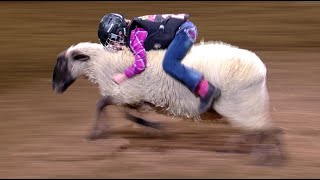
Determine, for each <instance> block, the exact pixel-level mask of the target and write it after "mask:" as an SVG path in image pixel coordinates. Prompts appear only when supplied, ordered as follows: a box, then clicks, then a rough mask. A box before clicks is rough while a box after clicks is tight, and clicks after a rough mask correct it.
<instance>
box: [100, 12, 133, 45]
mask: <svg viewBox="0 0 320 180" xmlns="http://www.w3.org/2000/svg"><path fill="white" fill-rule="evenodd" d="M127 26H128V23H127V22H126V21H125V19H124V16H122V15H120V14H117V13H110V14H106V15H105V16H103V18H102V19H101V21H100V24H99V29H98V37H99V40H100V43H101V44H103V45H104V46H105V47H107V48H111V49H114V46H113V45H114V44H115V43H116V44H118V45H121V46H123V45H125V36H126V28H127Z"/></svg>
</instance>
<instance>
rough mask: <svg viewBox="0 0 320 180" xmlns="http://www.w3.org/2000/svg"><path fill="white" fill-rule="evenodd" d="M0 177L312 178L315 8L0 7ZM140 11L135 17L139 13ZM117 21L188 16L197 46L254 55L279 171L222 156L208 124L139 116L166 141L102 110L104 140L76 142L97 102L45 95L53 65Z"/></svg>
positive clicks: (223, 127) (318, 64)
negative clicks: (264, 74)
mask: <svg viewBox="0 0 320 180" xmlns="http://www.w3.org/2000/svg"><path fill="white" fill-rule="evenodd" d="M0 5H1V7H2V8H1V9H2V10H1V12H0V21H1V22H2V24H1V26H0V34H1V38H0V42H1V43H0V46H1V51H0V54H1V57H2V58H1V61H0V75H1V77H2V78H1V79H0V93H1V94H0V96H1V97H0V114H1V121H0V128H1V129H0V144H1V148H0V159H1V161H0V177H2V178H318V177H319V176H320V171H319V170H320V153H319V149H320V140H319V138H320V121H319V118H320V114H319V111H318V110H319V107H320V106H319V105H320V95H319V91H320V78H319V72H320V61H319V55H320V53H319V49H318V47H319V45H320V34H319V30H320V26H319V24H320V22H319V21H320V3H318V2H262V3H261V2H250V3H247V2H197V3H195V2H183V3H182V2H166V3H161V2H130V3H128V2H118V3H116V2H107V1H106V2H49V1H48V2H0ZM140 8H141V9H140ZM117 9H118V10H119V12H125V13H126V15H127V16H128V17H132V16H138V15H143V14H152V13H155V12H159V13H165V12H173V13H176V12H188V13H190V14H191V17H192V20H193V21H194V22H195V23H196V24H197V25H198V29H199V40H200V39H201V38H202V37H204V38H205V40H222V41H225V42H228V43H231V44H234V45H237V46H239V47H242V48H248V49H250V50H252V51H254V52H255V53H256V54H257V55H258V56H260V57H261V59H262V60H263V61H264V62H265V63H266V65H267V68H268V88H269V90H270V98H271V114H272V117H273V119H274V122H275V123H276V124H278V125H279V126H280V127H282V128H283V129H284V130H285V135H284V141H285V145H286V150H287V153H288V158H289V159H288V162H287V163H286V164H285V165H284V166H282V167H260V166H254V165H249V164H248V162H249V160H250V158H249V155H248V154H246V153H222V152H217V151H218V150H221V149H224V148H227V147H225V146H224V144H225V143H226V141H227V139H228V138H229V137H230V136H233V135H237V130H236V129H233V128H232V127H230V125H229V124H228V123H226V122H225V121H224V119H220V118H219V117H218V116H217V115H216V114H207V116H205V119H206V120H205V121H200V122H192V121H190V120H182V119H179V118H169V117H165V116H163V115H159V114H155V113H148V114H146V115H145V116H146V117H148V118H151V119H153V120H155V121H161V122H164V123H165V124H166V126H167V130H166V132H165V134H163V133H161V132H157V131H155V130H150V129H147V128H143V127H140V126H137V125H135V124H132V123H131V122H129V121H127V120H126V119H125V118H124V116H123V114H122V113H121V110H119V109H117V108H116V107H108V109H107V120H106V121H108V123H109V124H110V127H111V130H112V135H111V137H110V138H109V139H102V140H97V141H86V140H85V136H86V135H87V133H88V131H89V130H90V128H91V125H92V122H93V121H92V120H93V115H94V109H95V103H96V101H97V99H98V98H99V94H98V90H97V88H96V87H95V86H93V85H91V84H90V83H89V82H87V81H86V80H82V79H81V80H78V81H76V82H75V84H74V85H73V86H71V87H70V89H69V90H68V91H67V92H66V93H65V94H63V95H56V94H54V92H53V91H52V88H51V73H52V69H53V65H54V63H55V59H56V56H57V54H58V53H59V52H60V51H62V50H64V49H65V48H67V47H68V46H70V45H71V44H74V43H78V42H81V41H94V42H97V37H96V36H97V35H96V28H97V25H98V23H99V20H100V18H101V17H102V16H103V15H104V14H105V13H107V12H111V11H115V10H117Z"/></svg>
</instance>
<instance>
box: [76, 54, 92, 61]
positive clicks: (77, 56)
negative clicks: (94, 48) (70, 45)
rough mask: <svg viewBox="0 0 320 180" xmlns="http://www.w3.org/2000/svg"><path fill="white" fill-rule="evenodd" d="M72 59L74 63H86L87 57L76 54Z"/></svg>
mask: <svg viewBox="0 0 320 180" xmlns="http://www.w3.org/2000/svg"><path fill="white" fill-rule="evenodd" d="M73 59H74V60H76V61H87V60H88V59H89V56H87V55H84V54H77V55H75V56H74V57H73Z"/></svg>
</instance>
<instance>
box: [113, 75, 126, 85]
mask: <svg viewBox="0 0 320 180" xmlns="http://www.w3.org/2000/svg"><path fill="white" fill-rule="evenodd" d="M126 79H127V76H126V75H125V74H124V73H118V74H115V75H114V76H113V77H112V80H113V81H114V82H116V83H117V84H121V83H122V82H123V81H124V80H126Z"/></svg>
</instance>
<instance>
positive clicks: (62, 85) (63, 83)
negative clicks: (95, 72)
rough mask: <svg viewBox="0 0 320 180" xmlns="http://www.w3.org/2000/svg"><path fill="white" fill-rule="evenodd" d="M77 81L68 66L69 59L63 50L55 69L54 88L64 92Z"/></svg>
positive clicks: (56, 90)
mask: <svg viewBox="0 0 320 180" xmlns="http://www.w3.org/2000/svg"><path fill="white" fill-rule="evenodd" d="M74 81H75V78H73V77H72V75H71V72H70V70H69V68H68V59H67V58H66V57H65V52H62V53H61V54H60V55H59V56H58V58H57V63H56V65H55V67H54V70H53V76H52V88H53V90H54V91H55V92H57V93H63V92H64V91H66V90H67V88H68V87H69V86H70V85H71V84H72V83H73V82H74Z"/></svg>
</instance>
